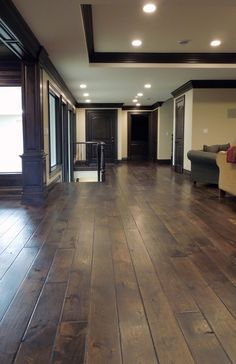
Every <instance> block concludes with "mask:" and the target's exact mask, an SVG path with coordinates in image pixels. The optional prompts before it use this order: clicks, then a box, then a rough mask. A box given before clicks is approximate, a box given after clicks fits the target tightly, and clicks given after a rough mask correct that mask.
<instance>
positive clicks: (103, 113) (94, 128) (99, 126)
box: [86, 110, 117, 163]
mask: <svg viewBox="0 0 236 364" xmlns="http://www.w3.org/2000/svg"><path fill="white" fill-rule="evenodd" d="M86 141H102V142H104V143H105V160H106V163H114V162H116V161H117V110H87V111H86ZM87 158H88V160H89V162H92V163H93V162H95V161H96V149H95V148H93V149H92V150H91V149H90V148H89V149H88V156H87Z"/></svg>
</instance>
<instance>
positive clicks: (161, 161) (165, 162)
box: [156, 159, 171, 165]
mask: <svg viewBox="0 0 236 364" xmlns="http://www.w3.org/2000/svg"><path fill="white" fill-rule="evenodd" d="M156 162H157V163H158V164H167V165H168V164H169V165H170V164H171V159H157V160H156Z"/></svg>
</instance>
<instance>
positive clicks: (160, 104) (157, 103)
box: [152, 101, 164, 110]
mask: <svg viewBox="0 0 236 364" xmlns="http://www.w3.org/2000/svg"><path fill="white" fill-rule="evenodd" d="M163 103H164V102H163V101H157V102H155V104H153V105H152V110H155V109H158V107H161V106H162V105H163Z"/></svg>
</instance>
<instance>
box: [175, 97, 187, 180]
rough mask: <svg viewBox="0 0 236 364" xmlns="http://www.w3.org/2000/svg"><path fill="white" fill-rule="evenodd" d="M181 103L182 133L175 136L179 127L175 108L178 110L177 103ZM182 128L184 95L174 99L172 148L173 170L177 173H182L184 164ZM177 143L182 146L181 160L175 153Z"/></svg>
mask: <svg viewBox="0 0 236 364" xmlns="http://www.w3.org/2000/svg"><path fill="white" fill-rule="evenodd" d="M181 102H182V103H183V130H182V134H181V138H180V137H179V138H177V134H178V130H179V129H178V128H179V125H177V124H179V120H178V118H177V110H178V104H179V103H181ZM184 129H185V95H181V96H180V97H178V98H177V99H176V102H175V139H174V141H175V144H174V150H175V158H174V170H175V172H177V173H183V165H184ZM179 145H181V146H182V151H181V160H180V158H178V154H177V147H178V149H179ZM176 162H179V164H177V163H176Z"/></svg>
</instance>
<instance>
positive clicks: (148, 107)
mask: <svg viewBox="0 0 236 364" xmlns="http://www.w3.org/2000/svg"><path fill="white" fill-rule="evenodd" d="M162 104H163V101H157V102H156V103H155V104H153V105H145V106H134V105H125V106H123V107H122V110H131V111H132V110H136V111H139V110H140V111H143V110H144V111H153V110H155V109H158V107H160V106H161V105H162Z"/></svg>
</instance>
